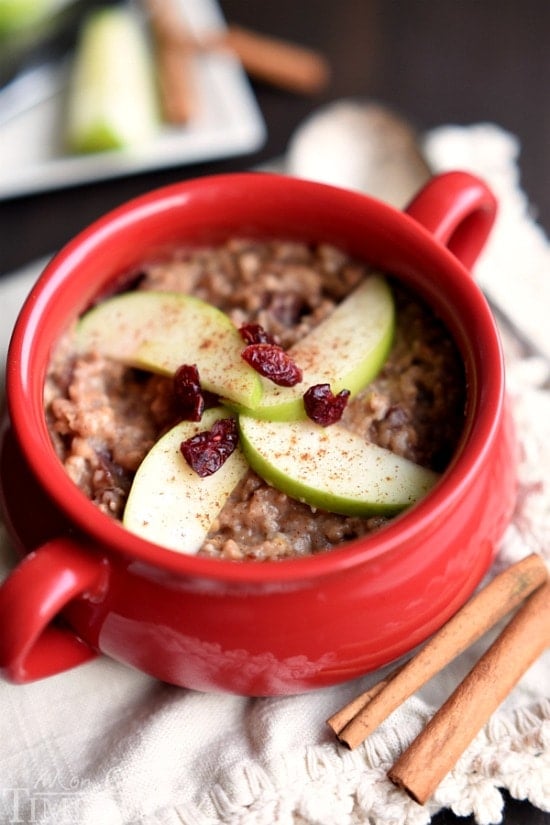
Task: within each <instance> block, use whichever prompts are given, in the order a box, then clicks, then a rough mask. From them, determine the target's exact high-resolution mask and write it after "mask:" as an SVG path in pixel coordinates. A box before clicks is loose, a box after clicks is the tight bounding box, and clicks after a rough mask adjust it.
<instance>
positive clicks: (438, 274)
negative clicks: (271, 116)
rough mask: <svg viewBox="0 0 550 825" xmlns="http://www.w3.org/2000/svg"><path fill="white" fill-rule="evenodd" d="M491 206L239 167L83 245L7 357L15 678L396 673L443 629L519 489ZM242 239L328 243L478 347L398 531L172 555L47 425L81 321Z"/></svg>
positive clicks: (89, 233) (291, 682) (189, 682)
mask: <svg viewBox="0 0 550 825" xmlns="http://www.w3.org/2000/svg"><path fill="white" fill-rule="evenodd" d="M494 215H495V201H494V198H493V196H492V195H491V193H490V192H489V191H488V190H487V188H486V187H485V186H484V184H483V183H482V182H481V181H479V180H477V179H475V178H472V177H471V176H470V175H467V174H463V173H458V172H457V173H450V174H447V175H443V176H440V177H437V178H434V179H433V181H432V182H431V183H429V184H428V186H427V187H426V188H425V189H424V190H423V191H422V192H421V193H420V195H419V196H418V197H417V198H416V199H415V200H414V201H413V203H412V204H411V206H410V207H409V208H408V210H407V213H401V212H398V211H397V210H395V209H393V208H391V207H389V206H386V205H384V204H382V203H380V202H377V201H375V200H373V199H370V198H368V197H365V196H363V195H360V194H356V193H352V192H348V191H343V190H339V189H336V188H333V187H329V186H325V185H322V184H316V183H311V182H306V181H299V180H293V179H289V178H285V177H280V176H275V175H261V174H243V175H240V174H239V175H225V176H219V177H210V178H203V179H199V180H195V181H191V182H186V183H182V184H177V185H175V186H171V187H168V188H165V189H161V190H160V191H156V192H153V193H151V194H149V195H147V196H145V197H141V198H139V199H137V200H134V201H132V202H130V203H128V204H127V205H125V206H123V207H121V208H119V209H117V210H115V211H114V212H111V213H110V214H108V215H107V216H106V217H104V218H103V219H101V220H99V221H98V222H96V223H95V224H93V225H92V226H91V227H90V228H88V229H87V230H86V231H84V232H83V233H82V234H80V235H79V236H78V237H77V238H75V239H74V240H73V241H72V242H71V243H69V244H68V245H67V246H66V248H64V249H63V250H62V251H61V252H60V253H59V254H58V255H57V256H56V257H55V259H54V260H53V261H52V262H51V263H50V264H49V266H48V267H47V268H46V270H45V271H44V273H43V274H42V276H41V278H40V279H39V281H38V283H37V285H36V286H35V288H34V289H33V291H32V293H31V295H30V297H29V298H28V300H27V302H26V304H25V306H24V308H23V310H22V312H21V314H20V317H19V319H18V322H17V325H16V329H15V331H14V335H13V338H12V342H11V347H10V351H9V357H8V365H7V398H8V408H9V419H7V420H6V422H5V427H4V434H3V439H2V451H1V456H0V475H1V485H2V500H3V509H4V515H5V518H6V520H7V522H8V525H9V528H10V530H11V533H12V535H13V536H14V537H15V539H16V540H17V541H18V543H19V545H20V547H21V549H22V551H23V553H24V554H25V557H24V559H23V560H22V561H21V563H20V564H19V565H18V566H17V567H16V568H15V570H14V571H13V572H12V574H11V575H10V576H9V577H8V579H7V581H6V582H5V583H4V584H3V586H2V588H1V589H0V628H1V631H0V634H1V635H0V667H1V668H2V672H3V674H4V676H5V677H6V678H8V679H11V680H13V681H17V682H25V681H28V680H31V679H36V678H40V677H43V676H46V675H49V674H53V673H56V672H59V671H61V670H63V669H66V668H68V667H71V666H73V665H75V664H77V663H79V662H82V661H85V660H86V659H88V658H90V657H91V656H93V655H96V654H97V653H98V652H103V653H105V654H106V655H108V656H111V657H113V658H114V659H117V660H119V661H122V662H127V663H129V664H130V665H132V666H134V667H136V668H140V669H141V670H143V671H145V672H147V673H149V674H152V675H153V676H155V677H157V678H159V679H162V680H166V681H167V682H171V683H174V684H177V685H183V686H186V687H190V688H196V689H200V690H225V691H232V692H236V693H241V694H247V695H276V694H285V693H295V692H299V691H304V690H307V689H311V688H317V687H322V686H324V685H330V684H333V683H337V682H340V681H343V680H346V679H350V678H352V677H356V676H358V675H360V674H363V673H365V672H366V671H369V670H372V669H375V668H377V667H379V666H382V665H384V664H386V663H387V662H389V661H390V660H392V659H395V658H396V657H399V656H400V655H401V654H403V653H405V652H406V651H408V650H410V649H411V648H412V647H414V646H415V645H417V644H418V643H420V642H422V641H423V640H424V639H425V638H426V637H427V636H428V635H430V634H431V633H433V632H434V631H435V630H436V629H437V628H438V627H439V626H440V625H442V624H443V623H444V622H445V621H446V620H447V619H448V618H449V617H450V616H451V615H452V614H453V613H454V612H455V611H456V610H457V609H458V607H459V606H460V605H462V603H463V602H464V601H465V600H466V599H467V597H468V596H469V595H470V594H471V592H472V591H473V589H474V588H475V587H476V585H477V584H478V582H479V581H480V579H481V577H482V576H483V574H484V573H485V571H486V570H487V568H488V567H489V565H490V563H491V561H492V559H493V557H494V554H495V549H496V547H497V544H498V541H499V538H500V536H501V534H502V532H503V530H504V527H505V525H506V523H507V521H508V520H509V518H510V515H511V511H512V508H513V502H514V496H515V462H514V457H513V456H514V450H515V447H514V439H513V433H512V427H511V423H510V417H509V414H508V410H507V405H506V403H505V394H504V373H503V359H502V353H501V348H500V344H499V339H498V335H497V331H496V328H495V323H494V320H493V318H492V316H491V313H490V311H489V309H488V307H487V304H486V302H485V300H484V298H483V295H482V293H481V292H480V290H479V289H478V287H477V286H476V284H475V283H474V281H473V279H472V278H471V277H470V275H469V272H468V268H469V267H470V266H471V264H472V263H473V261H474V260H475V258H476V256H477V254H478V253H479V251H480V249H481V247H482V246H483V243H484V241H485V239H486V237H487V235H488V233H489V231H490V228H491V225H492V222H493V219H494ZM234 235H241V236H243V235H247V236H252V235H254V236H258V237H262V236H264V237H265V236H272V237H280V238H300V239H305V240H311V241H321V240H322V241H327V242H330V243H333V244H336V245H337V246H340V247H343V248H345V249H346V250H348V251H349V252H350V253H351V254H353V255H355V256H358V257H360V258H362V259H364V260H366V261H367V262H369V263H371V264H372V265H373V266H374V267H376V268H378V269H381V270H384V271H386V272H389V273H392V274H393V275H395V276H397V277H398V278H400V279H401V280H402V281H403V282H404V283H406V284H408V285H409V286H410V287H412V288H413V289H414V290H416V291H417V293H418V294H420V295H421V296H423V297H424V298H425V299H426V300H427V301H428V302H429V303H430V304H431V305H432V307H433V308H434V309H435V311H436V312H437V313H438V314H439V315H440V316H441V317H442V318H443V319H444V321H445V322H446V324H447V326H448V328H449V330H450V331H451V333H452V335H453V336H454V338H455V340H456V343H457V345H458V347H459V348H460V351H461V353H462V356H463V359H464V364H465V368H466V375H467V414H466V424H465V429H464V433H463V436H462V439H461V442H460V446H459V448H458V450H457V453H456V455H455V457H454V459H453V461H452V464H451V466H450V467H449V468H448V470H447V471H446V472H445V473H444V475H443V477H442V479H441V481H440V482H439V483H438V485H437V486H436V488H435V489H434V490H433V491H432V492H431V493H430V494H429V495H428V496H427V497H426V498H425V499H424V500H423V501H422V502H420V503H419V504H418V505H417V506H416V507H414V508H412V509H411V510H410V511H408V512H407V513H405V514H403V515H402V516H400V517H398V518H396V519H395V520H394V521H393V522H392V523H391V524H390V525H389V526H388V527H386V528H384V529H383V530H381V531H379V532H378V533H376V534H373V535H370V536H368V537H367V538H363V539H361V540H357V541H354V542H351V543H348V544H346V545H344V546H342V547H341V548H336V549H334V550H332V551H331V552H328V553H325V554H321V555H317V556H313V557H309V558H301V559H294V560H288V561H282V562H273V563H265V564H260V563H253V562H238V563H235V562H229V561H220V560H216V559H208V558H199V557H196V556H187V555H179V554H176V553H173V552H170V551H169V550H165V549H162V548H159V547H157V546H155V545H153V544H150V543H148V542H146V541H144V540H142V539H140V538H138V537H136V536H135V535H133V534H131V533H129V532H127V531H126V530H125V529H124V528H123V527H122V526H120V525H119V524H118V523H114V522H113V521H112V520H110V519H109V518H108V517H106V516H104V515H102V514H101V513H100V512H99V511H98V510H97V509H96V507H95V506H94V505H93V504H92V503H91V502H90V501H88V500H87V499H86V498H85V496H84V495H83V494H82V493H81V492H80V490H78V489H77V488H76V487H75V486H74V485H73V483H72V482H71V481H70V480H69V478H68V477H67V475H66V474H65V471H64V470H63V468H62V466H61V464H60V462H59V461H58V459H57V458H56V455H55V453H54V449H53V447H52V444H51V442H50V438H49V435H48V429H47V426H46V421H45V418H44V410H43V400H42V394H43V385H44V376H45V373H46V368H47V365H48V359H49V357H50V353H51V350H52V346H53V345H54V343H55V342H56V340H57V339H58V338H59V336H60V334H61V333H62V332H63V330H64V329H65V328H66V327H67V326H68V324H69V323H70V321H72V320H73V319H74V318H75V316H77V315H78V314H79V313H80V312H81V311H82V310H83V309H84V308H85V307H86V306H87V305H88V304H89V303H90V301H91V300H92V299H93V298H94V296H96V295H97V294H98V293H101V292H102V291H104V290H105V289H106V288H107V287H109V286H110V285H112V284H113V282H116V280H117V278H119V276H120V275H121V273H124V272H126V271H127V270H131V269H133V268H135V267H136V266H137V265H139V263H140V261H142V260H143V259H144V258H149V257H151V255H152V254H153V253H160V252H165V251H166V250H168V249H169V248H170V247H173V246H175V245H178V244H182V243H190V242H191V243H193V242H198V243H217V242H221V241H223V240H224V239H225V238H227V237H228V236H234ZM60 617H61V621H60Z"/></svg>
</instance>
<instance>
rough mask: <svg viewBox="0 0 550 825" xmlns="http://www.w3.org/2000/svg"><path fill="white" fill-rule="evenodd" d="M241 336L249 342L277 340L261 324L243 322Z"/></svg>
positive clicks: (257, 342) (272, 342)
mask: <svg viewBox="0 0 550 825" xmlns="http://www.w3.org/2000/svg"><path fill="white" fill-rule="evenodd" d="M239 332H240V334H241V338H242V339H243V341H244V342H245V343H247V344H275V343H276V341H275V339H274V338H273V336H272V335H270V334H269V332H268V331H267V330H265V329H264V328H263V326H262V325H261V324H243V325H242V326H241V327H239Z"/></svg>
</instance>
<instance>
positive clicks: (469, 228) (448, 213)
mask: <svg viewBox="0 0 550 825" xmlns="http://www.w3.org/2000/svg"><path fill="white" fill-rule="evenodd" d="M405 212H406V214H407V215H410V216H411V217H412V218H414V219H415V220H416V221H417V222H418V223H420V224H422V225H423V226H424V227H425V228H426V229H428V230H429V231H430V232H431V233H432V235H433V236H434V237H435V238H436V240H438V241H440V243H442V244H444V245H445V246H446V247H448V249H449V250H450V251H451V252H452V253H453V254H454V255H455V256H456V257H457V258H458V259H459V260H460V261H461V262H462V263H463V264H464V266H465V267H466V269H468V270H469V269H471V267H472V266H473V264H474V263H475V261H476V259H477V257H478V255H479V253H480V252H481V250H482V249H483V246H484V244H485V241H486V240H487V237H488V235H489V233H490V231H491V227H492V226H493V223H494V221H495V217H496V212H497V201H496V198H495V196H494V195H493V193H492V192H491V190H490V189H488V188H487V186H486V185H485V183H483V181H482V180H480V179H479V178H476V177H474V176H473V175H470V174H469V173H468V172H445V173H443V174H441V175H437V176H436V177H434V178H432V180H430V181H429V182H428V183H427V184H426V186H424V188H423V189H421V190H420V192H419V193H418V195H416V196H415V197H414V198H413V200H412V201H411V202H410V203H409V205H408V206H407V208H406V209H405Z"/></svg>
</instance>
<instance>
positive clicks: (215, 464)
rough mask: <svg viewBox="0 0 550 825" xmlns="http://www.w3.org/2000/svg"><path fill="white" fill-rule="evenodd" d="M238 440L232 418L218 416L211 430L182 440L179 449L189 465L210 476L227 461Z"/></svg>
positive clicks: (197, 471)
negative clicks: (218, 418)
mask: <svg viewBox="0 0 550 825" xmlns="http://www.w3.org/2000/svg"><path fill="white" fill-rule="evenodd" d="M238 440H239V433H238V430H237V422H236V420H235V419H234V418H220V420H219V421H216V423H215V424H214V425H213V427H212V429H211V430H205V431H204V432H201V433H197V435H194V436H192V437H191V438H188V439H187V440H186V441H182V443H181V445H180V450H181V453H182V455H183V457H184V458H185V460H186V461H187V463H188V464H189V466H190V467H192V468H193V470H194V471H195V472H196V473H197V475H199V476H201V478H205V477H206V476H211V475H212V474H213V473H215V472H216V471H217V470H219V469H220V467H221V466H222V465H223V464H224V463H225V462H226V461H227V459H228V458H229V456H230V455H231V453H232V452H233V451H234V449H235V447H236V446H237V443H238Z"/></svg>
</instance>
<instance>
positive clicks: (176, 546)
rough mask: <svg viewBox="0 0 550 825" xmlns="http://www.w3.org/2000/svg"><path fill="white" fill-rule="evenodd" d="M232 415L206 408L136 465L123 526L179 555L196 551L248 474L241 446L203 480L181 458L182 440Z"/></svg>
mask: <svg viewBox="0 0 550 825" xmlns="http://www.w3.org/2000/svg"><path fill="white" fill-rule="evenodd" d="M229 414H230V413H229V412H228V411H227V410H223V409H221V408H214V409H210V410H207V411H206V412H205V413H204V415H203V417H202V420H201V421H200V422H194V421H182V422H181V423H180V424H177V425H176V426H175V427H173V428H172V429H171V430H169V431H168V432H167V433H166V434H165V435H164V436H163V437H162V438H160V439H159V441H157V442H156V443H155V444H154V446H153V447H152V448H151V450H150V451H149V452H148V453H147V455H146V456H145V458H144V459H143V461H142V463H141V464H140V466H139V467H138V470H137V473H136V475H135V477H134V481H133V484H132V487H131V489H130V494H129V496H128V500H127V502H126V507H125V510H124V515H123V519H122V523H123V524H124V526H125V527H126V528H127V529H128V530H130V531H131V532H132V533H136V534H137V535H139V536H141V537H142V538H144V539H147V540H148V541H152V542H154V543H155V544H159V545H161V546H162V547H167V548H168V549H169V550H176V551H177V552H180V553H189V554H193V553H196V552H197V550H199V548H200V547H201V545H202V544H203V542H204V539H205V538H206V536H207V534H208V531H209V529H210V526H211V525H212V522H213V521H214V519H215V518H216V516H217V515H218V513H219V512H220V510H221V509H222V507H223V505H224V504H225V502H226V500H227V498H228V497H229V495H230V494H231V492H232V491H233V490H234V488H235V487H236V485H237V484H238V483H239V481H240V480H241V478H242V477H243V476H244V475H245V473H246V472H247V471H248V469H249V468H248V463H247V461H246V459H245V457H244V455H243V453H242V451H241V449H240V448H239V447H237V448H236V449H235V450H234V452H233V453H231V455H230V456H229V458H228V459H227V460H226V461H225V463H224V464H222V466H221V467H220V468H219V470H217V471H216V472H215V473H213V474H212V475H210V476H207V477H205V478H203V477H201V476H199V475H197V473H196V472H195V471H194V470H193V469H192V468H191V467H190V466H189V464H188V463H187V462H186V460H185V459H184V457H183V455H182V454H181V450H180V445H181V443H182V441H186V440H187V439H188V438H191V437H192V436H194V435H196V434H197V433H199V432H202V431H203V430H209V429H210V428H211V427H212V426H213V424H214V423H215V422H216V421H218V420H219V419H220V418H225V417H227V416H228V415H229Z"/></svg>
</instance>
